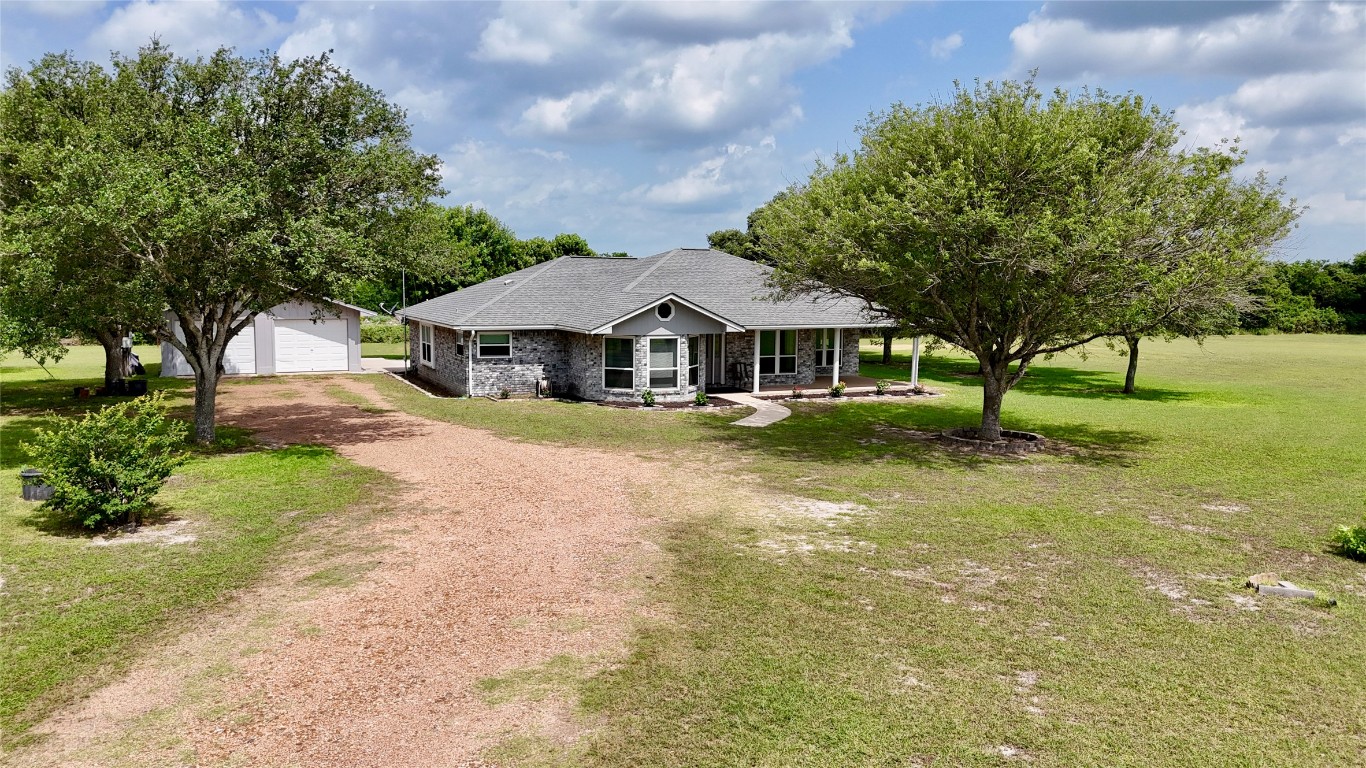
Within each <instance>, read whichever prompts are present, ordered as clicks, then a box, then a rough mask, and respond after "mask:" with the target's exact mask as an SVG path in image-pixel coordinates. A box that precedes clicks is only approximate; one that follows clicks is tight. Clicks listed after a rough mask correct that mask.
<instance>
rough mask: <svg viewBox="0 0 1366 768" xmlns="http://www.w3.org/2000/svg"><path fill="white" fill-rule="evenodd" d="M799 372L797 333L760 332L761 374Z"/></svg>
mask: <svg viewBox="0 0 1366 768" xmlns="http://www.w3.org/2000/svg"><path fill="white" fill-rule="evenodd" d="M796 372H797V332H796V331H759V373H761V374H763V375H765V376H767V375H769V374H774V373H796Z"/></svg>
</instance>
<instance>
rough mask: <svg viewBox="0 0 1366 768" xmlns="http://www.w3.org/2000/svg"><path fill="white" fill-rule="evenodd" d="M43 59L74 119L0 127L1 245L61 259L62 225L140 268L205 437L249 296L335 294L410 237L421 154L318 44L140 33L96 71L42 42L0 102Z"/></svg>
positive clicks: (430, 191) (255, 299) (109, 262)
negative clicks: (234, 45) (188, 54)
mask: <svg viewBox="0 0 1366 768" xmlns="http://www.w3.org/2000/svg"><path fill="white" fill-rule="evenodd" d="M58 65H60V66H61V67H65V68H66V69H67V71H68V73H69V74H68V75H67V76H66V78H65V80H64V81H63V82H64V84H65V85H67V86H69V87H70V88H71V89H72V90H73V93H74V95H73V96H72V97H71V98H68V99H66V100H65V101H64V102H63V105H62V106H61V107H60V111H61V112H62V114H61V115H60V116H59V119H60V120H61V121H65V122H67V123H71V124H84V125H86V126H88V127H87V128H86V129H83V130H79V131H75V130H73V131H70V132H64V131H52V132H48V133H45V134H41V135H31V136H24V135H19V136H16V137H15V140H14V141H12V142H11V141H7V142H6V145H5V156H4V158H3V160H0V167H2V171H3V173H4V174H5V187H6V189H11V188H18V189H23V190H26V192H25V193H24V194H23V195H19V196H16V197H15V198H14V199H13V200H12V201H11V200H7V201H6V203H7V206H8V209H7V211H6V219H7V223H6V227H5V229H6V250H7V252H9V251H10V249H11V248H12V247H13V249H14V252H15V253H16V254H17V258H22V259H43V260H52V261H53V262H54V263H58V262H61V260H63V259H68V258H70V259H72V260H73V261H72V263H75V261H74V260H75V259H76V258H77V255H75V254H73V253H72V252H71V251H74V249H61V250H58V251H49V250H46V249H43V248H41V247H40V245H41V243H42V242H43V239H44V238H52V237H56V236H58V235H57V234H54V233H61V232H63V231H71V232H73V233H76V234H74V235H73V236H72V237H73V239H75V240H79V241H80V242H83V243H85V245H86V249H87V251H88V252H89V253H97V254H99V258H100V259H101V260H102V261H101V264H102V265H104V266H107V267H108V268H110V269H112V270H114V273H115V274H119V275H127V276H129V278H130V279H131V280H133V281H134V282H137V283H138V284H141V285H148V286H154V287H155V291H156V297H157V299H158V300H159V301H160V302H161V307H165V308H169V309H170V310H171V311H173V312H174V313H175V316H176V318H177V322H176V326H175V327H174V328H171V327H169V326H165V325H161V326H158V327H156V328H155V329H154V330H155V332H156V333H157V334H158V336H159V337H160V338H161V339H163V340H165V341H167V342H169V343H170V344H171V345H173V346H174V347H175V348H176V349H178V350H179V351H180V352H181V354H183V355H184V356H185V358H186V361H187V362H188V363H189V365H190V367H191V369H193V371H194V374H195V434H196V437H197V439H199V440H201V441H207V440H212V439H213V434H214V429H213V425H214V402H215V395H216V391H217V383H218V377H219V375H220V374H219V371H220V367H221V365H222V361H223V353H224V349H225V347H226V345H227V342H228V340H229V339H230V338H232V336H234V335H235V334H236V333H238V332H240V331H241V330H242V328H243V327H245V325H246V324H247V323H249V322H250V321H251V317H252V315H254V314H255V313H258V312H262V311H265V310H267V309H269V308H271V307H273V306H275V305H277V304H280V303H282V302H285V301H290V300H315V301H316V300H321V299H324V298H326V297H329V296H336V295H339V294H340V293H341V292H342V291H344V290H345V289H346V288H348V287H349V286H351V285H352V284H354V283H355V282H356V280H357V279H360V278H363V277H366V276H370V275H376V274H379V273H380V272H382V271H384V269H385V268H386V267H385V261H386V260H389V259H392V258H394V257H395V256H396V255H397V254H402V253H405V252H406V251H407V250H408V249H410V248H412V247H413V246H412V243H411V242H409V239H410V238H411V236H412V235H413V234H414V233H415V232H420V231H421V229H420V221H419V220H420V218H421V216H423V215H424V213H425V210H426V208H425V206H424V202H425V201H426V200H427V199H429V198H430V197H432V196H434V195H436V194H438V193H439V192H440V189H439V179H438V176H437V166H438V160H437V158H436V157H435V156H429V155H420V154H418V153H417V152H415V151H414V150H413V149H412V147H411V146H410V145H409V140H410V133H409V128H408V125H407V123H406V119H405V116H404V113H403V111H402V110H400V109H399V108H397V107H395V106H394V105H392V104H390V103H388V102H387V101H386V100H385V99H384V97H383V94H381V93H380V92H379V91H377V90H375V89H374V88H371V87H369V86H366V85H364V84H363V83H360V82H358V81H356V80H355V79H354V78H353V77H351V75H350V74H349V73H347V72H345V71H344V70H342V69H340V68H338V67H337V66H336V65H334V64H333V63H332V61H331V60H330V58H329V57H328V56H327V55H323V56H319V57H316V58H303V59H298V60H295V61H284V60H281V59H280V58H279V57H278V56H277V55H273V54H263V55H260V56H257V57H254V58H243V57H238V56H235V55H233V53H232V52H231V51H230V50H228V49H220V50H218V51H217V52H215V53H214V54H213V55H212V56H209V57H206V58H197V59H194V60H190V59H185V58H179V57H176V56H175V55H173V54H172V53H171V51H170V50H169V49H168V48H167V47H166V46H165V45H163V44H161V43H160V42H158V41H155V40H154V41H153V42H152V43H151V44H149V45H148V46H146V47H144V48H142V49H141V50H140V51H139V52H138V54H137V55H136V56H134V57H123V56H119V55H115V56H114V59H113V63H112V69H111V70H110V71H106V70H104V69H103V68H101V67H99V66H98V65H94V64H83V63H75V62H71V61H70V60H69V59H66V58H65V57H47V58H45V59H44V60H43V61H42V62H39V63H38V64H37V65H35V67H34V68H33V69H32V70H30V71H28V72H23V71H20V70H12V71H11V72H10V73H9V77H8V81H7V87H6V91H5V96H4V98H5V100H6V102H7V105H6V109H7V110H8V109H15V110H21V111H22V110H34V111H36V110H40V109H42V108H43V107H42V103H43V102H44V101H45V100H47V94H46V91H45V89H44V87H43V83H44V82H45V75H44V73H45V72H46V71H48V70H53V69H55V68H57V67H58ZM9 130H10V129H9V128H6V131H9ZM81 258H87V257H86V256H82V257H81ZM87 262H88V258H87ZM161 307H158V310H160V309H161Z"/></svg>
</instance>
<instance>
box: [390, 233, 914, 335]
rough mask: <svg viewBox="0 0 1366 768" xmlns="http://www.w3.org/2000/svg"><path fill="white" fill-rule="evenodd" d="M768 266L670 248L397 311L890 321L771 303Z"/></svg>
mask: <svg viewBox="0 0 1366 768" xmlns="http://www.w3.org/2000/svg"><path fill="white" fill-rule="evenodd" d="M771 272H772V268H771V267H767V266H764V265H762V264H755V263H754V262H751V261H746V260H744V259H741V258H739V257H737V256H732V255H730V254H728V253H725V252H722V251H713V250H709V249H705V248H676V249H674V250H672V251H667V252H665V253H661V254H658V255H655V256H648V257H646V258H642V259H611V258H596V257H582V256H565V257H561V258H559V259H556V260H554V261H549V262H546V263H544V264H537V265H536V266H534V267H528V268H526V269H523V270H519V271H517V272H513V273H512V274H509V275H503V276H502V277H498V278H494V279H493V280H488V281H486V282H483V283H480V284H478V285H472V286H470V287H468V288H465V289H462V290H459V291H456V292H454V293H448V294H446V295H445V296H438V297H437V298H435V299H430V300H428V301H424V302H422V303H420V304H414V305H413V306H411V307H408V308H407V309H406V310H404V311H402V312H400V313H399V314H400V315H401V316H404V317H408V318H411V319H414V320H421V321H423V322H429V323H434V324H436V325H444V326H447V327H450V328H458V329H461V330H516V329H519V328H560V329H564V330H570V331H579V332H582V333H589V332H591V331H593V330H594V329H597V328H600V327H602V326H604V325H607V324H609V323H612V322H613V321H615V320H620V319H623V317H625V316H629V315H631V314H634V313H635V311H637V310H640V309H641V308H643V307H649V306H651V305H653V304H654V303H655V302H657V301H658V300H660V299H662V298H664V297H666V296H668V295H670V294H673V295H676V296H678V297H679V298H681V299H684V300H685V301H687V302H690V303H692V304H695V305H697V306H699V307H701V308H703V309H705V310H707V311H708V312H711V313H712V314H715V315H719V316H721V317H724V318H725V319H726V320H729V321H730V322H731V323H734V324H736V325H738V326H740V327H741V328H742V329H743V330H753V329H755V328H782V327H802V328H811V327H817V328H819V327H867V326H875V325H886V324H888V323H887V322H886V321H885V320H883V319H881V318H880V317H878V316H877V315H875V314H870V313H869V312H868V311H867V309H866V306H865V305H864V304H863V303H862V302H860V301H857V300H854V299H849V298H842V297H836V296H833V295H830V294H825V295H815V294H812V295H807V296H803V297H800V298H792V299H783V300H777V301H775V300H773V299H772V298H770V296H771V294H772V289H771V288H770V287H769V286H768V284H767V280H768V276H769V274H770V273H771Z"/></svg>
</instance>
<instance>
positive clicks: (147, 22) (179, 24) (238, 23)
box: [88, 0, 284, 56]
mask: <svg viewBox="0 0 1366 768" xmlns="http://www.w3.org/2000/svg"><path fill="white" fill-rule="evenodd" d="M283 29H284V25H283V24H282V22H281V21H280V20H279V19H278V18H277V17H276V16H275V15H274V14H272V13H270V12H269V11H266V10H264V9H261V8H248V7H246V6H243V5H238V4H236V3H230V2H218V1H217V0H208V1H206V2H198V3H179V2H152V1H151V0H135V2H132V3H129V4H128V5H125V6H121V7H118V8H115V9H114V11H113V12H112V13H110V14H109V18H108V19H106V20H105V22H104V23H103V24H101V25H100V26H99V27H98V28H96V29H95V30H94V32H92V33H91V35H90V38H89V40H88V43H89V45H90V46H91V47H94V48H96V49H97V50H106V51H119V52H121V53H124V54H127V55H132V54H133V53H136V52H137V49H138V48H140V47H142V46H144V45H146V44H147V42H148V41H149V40H151V39H152V37H154V36H155V37H159V38H161V41H162V42H164V43H166V44H167V45H169V46H170V47H171V50H173V51H175V52H176V53H177V54H179V55H182V56H193V55H196V54H204V55H208V54H210V53H213V52H214V51H215V50H217V49H218V48H219V47H220V46H223V45H236V46H237V48H238V49H239V50H240V51H241V52H243V53H246V54H254V53H256V49H257V48H260V47H263V46H265V45H267V44H269V43H272V42H274V40H276V39H277V38H278V36H279V34H280V33H281V32H282V31H283ZM243 49H245V50H243Z"/></svg>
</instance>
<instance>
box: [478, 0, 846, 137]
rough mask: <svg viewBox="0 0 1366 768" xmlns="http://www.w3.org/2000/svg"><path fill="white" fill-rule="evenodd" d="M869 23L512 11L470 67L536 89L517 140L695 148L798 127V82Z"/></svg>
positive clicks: (799, 11)
mask: <svg viewBox="0 0 1366 768" xmlns="http://www.w3.org/2000/svg"><path fill="white" fill-rule="evenodd" d="M861 12H862V10H861V8H859V7H856V6H851V5H839V4H831V5H822V4H802V5H797V4H763V3H696V4H688V3H667V4H666V3H647V4H606V3H604V4H583V5H563V4H546V3H535V4H531V3H511V4H506V5H504V6H503V7H502V8H501V10H500V15H499V17H498V18H496V19H493V20H491V21H490V22H489V23H488V24H487V25H486V26H485V27H484V28H483V30H482V32H481V34H480V41H479V46H478V48H477V50H476V51H475V53H474V54H473V57H474V58H475V59H476V60H479V61H485V62H491V63H494V62H496V63H500V64H503V65H505V66H506V67H509V68H511V69H509V70H507V71H505V72H503V73H501V76H503V77H506V78H507V79H509V80H515V81H519V82H531V83H533V87H532V88H528V89H526V90H525V91H524V93H527V94H530V95H531V98H530V101H529V103H524V104H523V106H522V107H521V109H520V110H519V112H518V114H517V116H516V117H515V118H514V120H513V121H512V122H511V124H510V126H509V127H510V128H511V129H512V130H515V131H517V132H520V133H523V134H527V135H532V136H548V137H559V138H565V139H570V140H575V141H611V140H618V139H628V140H635V141H639V142H641V143H647V144H660V145H662V144H676V143H678V142H688V143H694V144H699V143H707V142H709V141H712V140H715V139H716V138H719V137H721V136H725V135H733V134H734V133H735V132H737V131H742V130H746V129H758V130H765V129H772V128H774V127H780V126H782V125H785V124H788V123H790V122H791V121H793V120H796V119H800V117H801V109H800V106H799V104H798V97H799V93H798V91H797V89H796V87H795V86H794V85H793V84H792V76H793V75H794V74H795V73H796V72H798V71H799V70H801V69H803V68H806V67H809V66H812V65H814V64H817V63H819V62H821V61H825V60H828V59H829V58H831V57H833V56H836V55H838V54H839V53H840V52H841V51H843V50H845V49H846V48H848V47H850V46H851V45H852V44H853V38H852V30H853V27H854V25H855V23H856V22H857V20H858V14H859V13H861ZM514 95H515V94H514Z"/></svg>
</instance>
